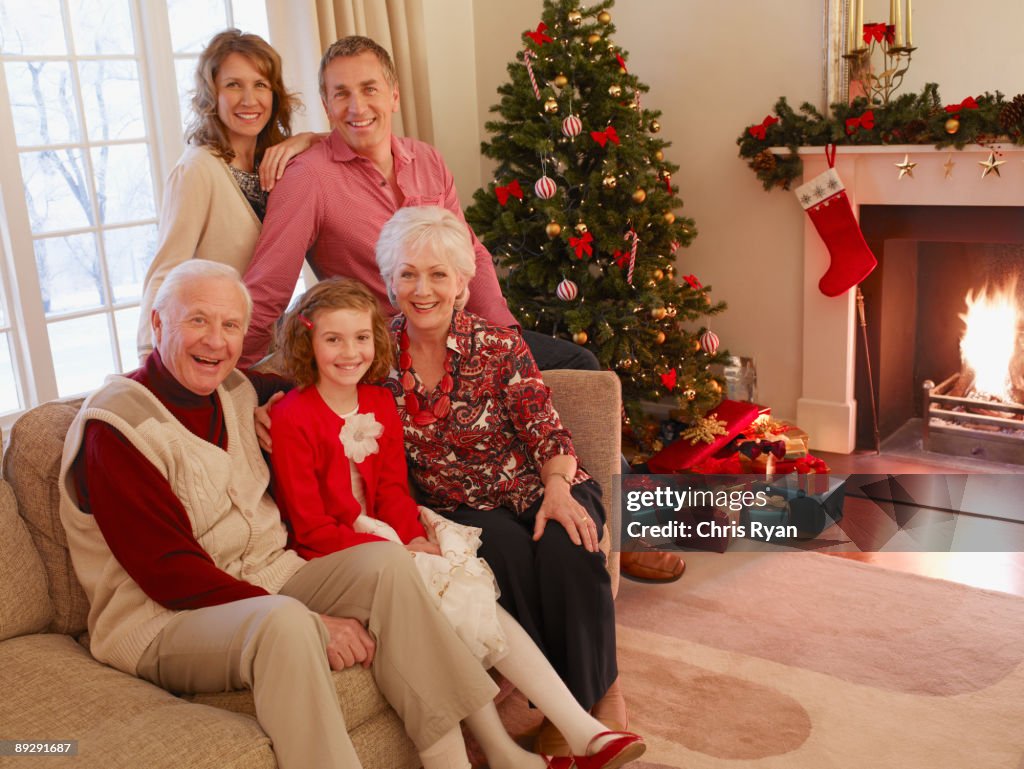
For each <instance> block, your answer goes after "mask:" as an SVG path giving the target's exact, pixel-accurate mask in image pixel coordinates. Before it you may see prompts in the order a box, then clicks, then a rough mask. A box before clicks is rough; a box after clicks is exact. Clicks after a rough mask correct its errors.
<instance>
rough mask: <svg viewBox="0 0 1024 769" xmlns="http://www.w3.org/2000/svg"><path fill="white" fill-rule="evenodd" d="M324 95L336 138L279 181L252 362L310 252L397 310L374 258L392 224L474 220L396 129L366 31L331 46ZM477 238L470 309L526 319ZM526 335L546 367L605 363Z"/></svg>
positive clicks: (438, 168) (326, 273) (323, 274)
mask: <svg viewBox="0 0 1024 769" xmlns="http://www.w3.org/2000/svg"><path fill="white" fill-rule="evenodd" d="M320 98H321V100H322V101H323V105H324V109H325V110H326V112H327V116H328V118H329V120H330V123H331V128H332V131H331V133H330V136H329V137H328V138H327V139H325V140H324V141H322V142H320V143H319V144H317V145H316V146H314V147H312V148H310V149H309V150H307V151H306V152H304V153H302V154H301V155H299V156H298V157H296V158H295V160H294V161H292V163H291V164H290V165H289V166H288V170H287V172H286V173H285V174H284V176H283V177H282V178H281V179H280V180H279V181H278V182H277V184H276V186H275V187H274V190H273V193H272V194H271V196H270V201H269V204H268V208H267V216H266V219H265V220H264V222H263V230H262V234H261V235H260V239H259V242H258V243H257V244H256V252H255V254H254V255H253V259H252V263H251V264H250V265H249V269H248V271H247V272H246V274H245V284H246V286H247V287H248V288H249V291H250V292H251V293H252V297H253V303H254V309H253V318H252V323H251V325H250V327H249V333H248V335H247V336H246V338H245V346H244V350H243V356H242V361H241V363H242V365H243V366H244V365H251V364H252V363H255V362H256V361H257V360H259V358H260V357H262V356H263V355H264V354H265V353H266V352H267V349H268V347H269V345H270V341H271V338H272V335H273V327H274V323H275V322H276V321H277V319H278V318H279V317H280V315H281V313H282V312H283V311H284V309H285V307H286V306H287V304H288V300H289V299H290V298H291V295H292V289H293V287H294V286H295V282H296V280H298V276H299V272H300V270H301V269H302V260H303V258H306V259H308V260H309V263H310V266H311V267H312V268H313V272H314V273H315V274H316V276H317V278H320V279H323V278H327V277H332V276H338V275H340V276H345V277H350V278H355V279H357V280H360V281H362V282H363V283H365V284H367V285H368V286H369V287H370V288H371V289H372V290H373V292H374V293H375V294H376V295H377V299H378V301H379V302H380V304H381V306H382V307H383V308H384V309H385V310H389V309H391V304H390V303H389V301H388V299H387V295H386V293H385V291H384V283H383V281H382V280H381V277H380V273H379V272H378V271H377V264H376V261H375V259H374V248H375V246H376V244H377V237H378V236H379V234H380V230H381V227H383V226H384V223H385V222H387V221H388V220H389V219H390V218H391V216H392V215H393V214H394V213H395V212H396V211H397V210H398V209H399V208H402V207H403V206H425V205H436V206H443V207H444V208H447V209H448V210H449V211H451V212H452V213H453V214H455V215H456V216H457V217H458V218H459V219H460V220H462V221H465V219H464V218H463V215H462V211H461V209H460V207H459V200H458V195H457V194H456V191H455V182H454V179H453V178H452V175H451V172H450V171H449V170H448V167H447V166H446V165H445V163H444V160H443V158H442V157H441V154H440V153H439V152H438V151H437V150H436V149H435V148H433V147H431V146H430V145H429V144H426V143H424V142H421V141H417V140H416V139H411V138H402V137H397V136H395V135H394V134H393V133H392V128H391V122H392V115H393V114H394V113H395V112H397V111H398V99H399V96H398V80H397V76H396V74H395V68H394V65H393V63H392V61H391V57H390V56H389V55H388V53H387V51H385V50H384V49H383V48H381V47H380V46H379V45H377V43H375V42H374V41H373V40H370V39H369V38H366V37H359V36H351V37H345V38H342V39H341V40H339V41H337V42H336V43H334V44H333V45H331V47H330V48H328V49H327V52H326V53H325V54H324V56H323V59H322V60H321V62H320ZM466 226H467V228H469V225H466ZM470 236H471V238H472V241H473V249H474V251H475V254H476V265H477V270H476V277H475V278H473V280H472V281H471V283H470V286H469V302H468V304H467V306H466V309H467V310H469V311H470V312H473V313H476V314H477V315H481V316H483V317H484V318H486V319H487V320H489V321H491V322H492V323H495V324H498V325H501V326H518V323H517V321H516V319H515V317H513V315H512V313H511V312H509V309H508V305H507V304H506V302H505V299H504V297H502V295H501V288H500V287H499V286H498V279H497V275H496V274H495V271H494V262H493V260H492V258H491V255H490V253H489V252H488V251H487V249H486V248H485V247H484V245H483V244H482V243H481V242H480V241H479V240H478V239H477V237H476V235H475V234H473V232H472V230H471V229H470ZM394 312H397V310H394ZM523 336H524V338H525V340H526V342H527V344H528V345H529V346H530V348H531V350H532V352H533V354H534V357H535V358H536V359H537V363H538V365H539V366H540V368H542V369H549V368H578V369H597V368H599V366H598V363H597V359H596V358H595V357H594V355H593V354H592V353H591V352H590V351H589V350H586V349H585V348H583V347H580V346H578V345H575V344H573V343H571V342H568V341H565V340H560V339H553V338H551V337H549V336H545V335H543V334H537V333H535V332H532V331H526V332H524V333H523Z"/></svg>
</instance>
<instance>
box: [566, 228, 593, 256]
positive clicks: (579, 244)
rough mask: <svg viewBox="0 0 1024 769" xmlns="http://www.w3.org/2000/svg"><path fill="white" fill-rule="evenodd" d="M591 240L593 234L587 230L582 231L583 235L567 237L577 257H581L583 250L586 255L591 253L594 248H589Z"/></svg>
mask: <svg viewBox="0 0 1024 769" xmlns="http://www.w3.org/2000/svg"><path fill="white" fill-rule="evenodd" d="M593 240H594V236H593V235H591V234H590V233H589V232H584V233H583V235H581V236H580V237H578V238H575V237H573V238H569V247H570V248H575V249H576V258H577V259H582V258H583V254H584V252H586V254H587V256H591V255H593V253H594V249H593V248H591V246H590V244H591V242H592V241H593Z"/></svg>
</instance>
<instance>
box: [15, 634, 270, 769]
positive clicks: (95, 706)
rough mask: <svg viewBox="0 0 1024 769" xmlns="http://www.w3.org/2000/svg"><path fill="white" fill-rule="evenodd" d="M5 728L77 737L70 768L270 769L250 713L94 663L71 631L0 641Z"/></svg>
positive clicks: (61, 762) (66, 761) (58, 763)
mask: <svg viewBox="0 0 1024 769" xmlns="http://www.w3.org/2000/svg"><path fill="white" fill-rule="evenodd" d="M0 724H3V729H4V736H7V737H25V738H29V739H34V738H43V737H45V738H46V739H50V740H78V755H77V756H74V757H67V758H61V757H56V756H48V757H47V758H46V759H45V761H44V763H45V764H46V766H48V767H50V766H52V767H65V766H66V767H74V769H120V768H123V769H137V767H146V769H164V768H166V769H222V768H227V767H231V769H249V768H250V767H252V768H253V769H263V768H264V767H265V769H274V767H276V766H277V763H276V762H275V761H274V755H273V751H272V750H271V747H270V740H269V738H268V737H267V736H266V734H264V733H263V730H262V729H260V728H259V725H258V724H257V723H256V722H255V721H254V720H253V719H251V718H248V717H246V716H243V715H239V714H237V713H228V712H226V711H221V710H216V709H213V708H207V707H204V706H202V705H193V704H190V703H187V702H185V701H184V700H182V699H179V698H178V697H175V696H174V695H172V694H170V693H169V692H166V691H164V690H163V689H159V688H157V687H156V686H153V685H152V684H149V683H147V682H145V681H141V680H139V679H138V678H133V677H132V676H128V675H125V674H124V673H121V672H119V671H117V670H114V669H113V668H109V667H107V666H106V665H101V664H100V663H99V662H97V661H96V660H94V659H93V658H92V657H91V656H89V653H88V652H87V651H85V649H83V648H82V647H81V646H79V645H78V644H77V643H75V642H74V640H72V639H71V638H69V637H68V636H64V635H56V634H48V635H34V636H24V637H21V638H13V639H11V640H8V641H3V642H0Z"/></svg>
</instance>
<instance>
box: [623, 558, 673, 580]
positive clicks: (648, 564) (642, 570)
mask: <svg viewBox="0 0 1024 769" xmlns="http://www.w3.org/2000/svg"><path fill="white" fill-rule="evenodd" d="M619 568H620V570H621V571H622V573H623V574H624V575H625V576H627V577H629V578H630V579H634V580H636V581H637V582H675V581H676V580H677V579H679V578H680V577H681V576H683V571H684V570H685V569H686V563H685V562H684V561H683V559H682V558H680V557H679V556H678V555H676V554H675V553H657V552H653V551H650V552H643V553H623V554H622V557H621V560H620V561H619Z"/></svg>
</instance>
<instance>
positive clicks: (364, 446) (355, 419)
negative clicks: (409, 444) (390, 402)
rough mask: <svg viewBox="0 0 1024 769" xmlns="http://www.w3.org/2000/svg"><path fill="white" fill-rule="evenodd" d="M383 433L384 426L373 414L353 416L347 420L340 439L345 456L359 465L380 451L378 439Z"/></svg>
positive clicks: (339, 434) (339, 435)
mask: <svg viewBox="0 0 1024 769" xmlns="http://www.w3.org/2000/svg"><path fill="white" fill-rule="evenodd" d="M383 433H384V426H383V425H382V424H381V423H380V422H378V421H377V420H376V419H374V418H373V414H353V415H352V416H350V417H347V418H346V419H345V425H344V426H343V427H342V428H341V432H340V433H338V437H339V438H341V445H342V446H344V447H345V454H346V455H347V456H348V458H349V459H350V460H352V461H353V462H355V463H357V464H358V463H359V462H362V461H363V460H364V459H366V458H367V457H368V456H370V454H376V453H377V452H378V451H379V450H380V446H378V445H377V439H378V438H379V437H380V436H381V435H383Z"/></svg>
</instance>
